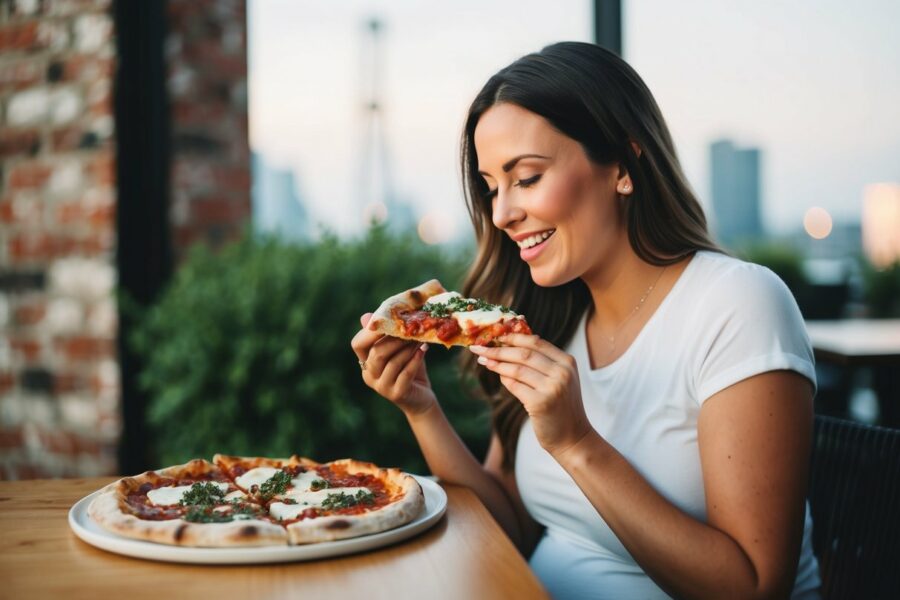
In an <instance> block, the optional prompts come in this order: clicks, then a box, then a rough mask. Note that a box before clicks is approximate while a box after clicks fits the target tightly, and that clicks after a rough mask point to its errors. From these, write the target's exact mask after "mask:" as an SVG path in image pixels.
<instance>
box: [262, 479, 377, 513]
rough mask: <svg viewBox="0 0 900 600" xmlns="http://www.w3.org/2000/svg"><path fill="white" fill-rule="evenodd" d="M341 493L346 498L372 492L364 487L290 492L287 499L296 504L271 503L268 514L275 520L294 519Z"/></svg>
mask: <svg viewBox="0 0 900 600" xmlns="http://www.w3.org/2000/svg"><path fill="white" fill-rule="evenodd" d="M342 492H343V493H344V494H347V495H348V496H355V495H356V494H357V493H359V492H366V493H368V494H371V493H372V490H370V489H369V488H365V487H347V488H333V489H325V490H319V491H317V492H308V491H296V490H291V491H290V492H288V497H289V498H291V499H292V500H296V501H297V504H285V503H284V502H273V503H272V504H270V505H269V514H271V515H272V516H273V517H275V518H276V519H285V520H287V519H296V518H297V515H299V514H300V513H302V512H303V511H304V510H306V509H308V508H321V507H322V503H323V502H325V500H326V499H327V498H328V495H329V494H340V493H342Z"/></svg>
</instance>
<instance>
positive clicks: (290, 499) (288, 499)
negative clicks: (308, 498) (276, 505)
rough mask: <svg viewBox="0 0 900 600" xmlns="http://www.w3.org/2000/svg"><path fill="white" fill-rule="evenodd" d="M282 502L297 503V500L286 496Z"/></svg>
mask: <svg viewBox="0 0 900 600" xmlns="http://www.w3.org/2000/svg"><path fill="white" fill-rule="evenodd" d="M282 502H283V503H284V504H297V501H296V500H294V499H293V498H285V499H284V500H282Z"/></svg>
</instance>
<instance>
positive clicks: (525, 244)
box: [516, 229, 556, 249]
mask: <svg viewBox="0 0 900 600" xmlns="http://www.w3.org/2000/svg"><path fill="white" fill-rule="evenodd" d="M555 232H556V230H555V229H549V230H547V231H544V232H542V233H536V234H534V235H533V236H531V237H528V238H525V239H524V240H522V241H521V242H516V243H517V244H518V245H519V248H526V249H527V248H531V247H532V246H537V245H538V244H540V243H541V242H543V241H544V240H546V239H547V238H548V237H550V236H551V235H553V234H554V233H555Z"/></svg>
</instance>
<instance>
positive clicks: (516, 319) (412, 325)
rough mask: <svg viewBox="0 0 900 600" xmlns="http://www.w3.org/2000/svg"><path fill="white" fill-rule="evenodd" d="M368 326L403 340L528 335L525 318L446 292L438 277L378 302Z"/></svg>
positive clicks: (480, 340) (487, 341) (453, 341)
mask: <svg viewBox="0 0 900 600" xmlns="http://www.w3.org/2000/svg"><path fill="white" fill-rule="evenodd" d="M368 328H369V329H370V330H371V331H378V332H381V333H384V334H386V335H390V336H393V337H398V338H402V339H406V340H415V341H419V342H429V343H438V344H443V345H444V346H446V347H448V348H449V347H450V346H472V345H479V346H490V345H495V344H496V342H495V340H496V339H497V338H498V337H501V336H504V335H507V334H510V333H525V334H531V328H530V327H529V326H528V323H527V322H526V321H525V317H523V316H522V315H519V314H516V313H515V312H513V311H512V310H510V309H509V308H507V307H505V306H500V305H498V304H491V303H489V302H486V301H484V300H481V299H475V298H465V297H463V296H462V295H461V294H459V293H458V292H448V291H447V290H446V289H444V286H442V285H441V283H440V282H439V281H438V280H437V279H432V280H431V281H426V282H425V283H423V284H422V285H419V286H417V287H414V288H412V289H411V290H406V291H405V292H401V293H399V294H396V295H394V296H391V297H390V298H388V299H387V300H385V301H384V302H382V303H381V306H379V307H378V309H377V310H376V311H375V313H374V314H373V315H372V319H371V320H370V321H369V324H368Z"/></svg>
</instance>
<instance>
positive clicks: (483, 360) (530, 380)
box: [478, 356, 547, 391]
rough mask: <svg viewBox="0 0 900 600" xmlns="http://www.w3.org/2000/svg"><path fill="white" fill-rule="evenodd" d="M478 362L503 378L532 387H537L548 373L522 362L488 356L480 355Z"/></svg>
mask: <svg viewBox="0 0 900 600" xmlns="http://www.w3.org/2000/svg"><path fill="white" fill-rule="evenodd" d="M478 363H479V364H481V365H484V366H485V367H486V368H487V369H489V370H491V371H493V372H494V373H497V374H498V375H500V378H501V380H502V379H509V380H511V381H518V382H521V383H523V384H525V385H527V386H528V387H530V388H532V389H536V388H537V387H538V386H540V385H541V383H542V382H543V381H544V380H546V379H547V375H546V374H544V373H540V372H538V371H536V370H534V369H533V368H531V367H530V366H529V365H527V364H525V363H521V362H509V361H505V362H504V361H498V360H494V359H492V358H487V357H486V356H479V357H478ZM504 385H505V384H504ZM507 387H508V386H507ZM510 391H512V390H510Z"/></svg>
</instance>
